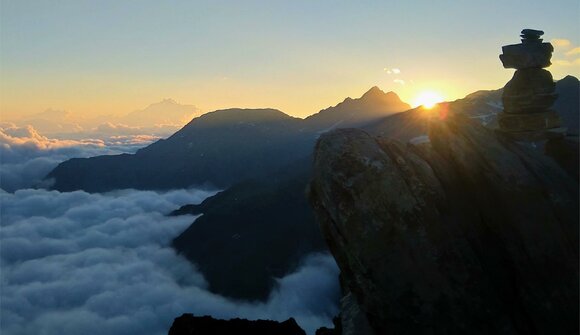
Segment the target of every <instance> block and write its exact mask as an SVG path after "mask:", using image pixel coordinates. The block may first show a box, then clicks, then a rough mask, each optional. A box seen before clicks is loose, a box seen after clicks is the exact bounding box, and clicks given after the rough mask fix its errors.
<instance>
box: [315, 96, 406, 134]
mask: <svg viewBox="0 0 580 335" xmlns="http://www.w3.org/2000/svg"><path fill="white" fill-rule="evenodd" d="M409 108H411V106H409V105H408V104H406V103H404V102H403V101H401V99H400V98H399V96H398V95H397V94H395V93H394V92H388V93H385V92H383V91H381V89H380V88H378V87H376V86H374V87H372V88H371V89H370V90H368V91H367V92H366V93H365V94H363V95H362V96H361V97H360V98H358V99H352V98H346V99H345V100H344V101H343V102H341V103H339V104H338V105H336V106H334V107H329V108H327V109H323V110H321V111H320V112H318V113H316V114H314V115H311V116H309V117H307V118H306V119H305V121H306V123H307V124H308V127H309V129H314V130H316V131H319V132H325V131H328V130H331V129H335V128H349V127H359V126H362V125H364V124H367V123H369V122H371V121H374V120H377V119H380V118H384V117H386V116H389V115H391V114H394V113H398V112H403V111H406V110H408V109H409Z"/></svg>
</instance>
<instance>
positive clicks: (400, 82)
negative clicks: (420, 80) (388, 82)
mask: <svg viewBox="0 0 580 335" xmlns="http://www.w3.org/2000/svg"><path fill="white" fill-rule="evenodd" d="M393 83H395V84H399V85H402V86H405V81H404V80H403V79H395V80H393Z"/></svg>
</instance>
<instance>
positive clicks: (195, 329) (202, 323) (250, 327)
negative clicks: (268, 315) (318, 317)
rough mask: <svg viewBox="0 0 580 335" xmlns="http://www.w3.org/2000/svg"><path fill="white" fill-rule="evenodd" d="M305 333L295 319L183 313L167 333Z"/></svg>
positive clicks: (203, 334)
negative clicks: (284, 319)
mask: <svg viewBox="0 0 580 335" xmlns="http://www.w3.org/2000/svg"><path fill="white" fill-rule="evenodd" d="M214 334H228V335H238V334H239V335H247V334H252V335H306V333H305V332H304V330H302V328H300V326H298V324H297V323H296V320H294V319H293V318H290V319H288V320H286V321H284V322H277V321H270V320H255V321H251V320H246V319H231V320H219V319H214V318H212V317H211V316H194V315H192V314H183V315H182V316H180V317H178V318H175V320H174V321H173V325H171V328H170V329H169V335H214Z"/></svg>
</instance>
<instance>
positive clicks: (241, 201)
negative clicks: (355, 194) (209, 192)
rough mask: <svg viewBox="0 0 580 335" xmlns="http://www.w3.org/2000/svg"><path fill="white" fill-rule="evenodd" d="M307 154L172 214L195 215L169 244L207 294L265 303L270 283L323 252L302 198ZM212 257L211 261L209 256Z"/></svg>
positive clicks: (309, 209) (305, 184) (308, 170)
mask: <svg viewBox="0 0 580 335" xmlns="http://www.w3.org/2000/svg"><path fill="white" fill-rule="evenodd" d="M310 163H311V156H308V157H307V158H305V159H302V160H299V161H298V162H297V163H295V164H292V165H291V166H288V167H287V168H286V169H284V171H279V172H278V173H276V175H278V176H280V177H278V178H279V179H277V178H276V177H271V178H263V179H262V180H256V181H246V182H242V183H239V184H236V185H234V186H232V187H230V188H229V189H227V190H225V191H223V192H220V193H218V194H216V195H215V196H213V197H210V198H208V199H206V200H205V201H204V202H202V203H201V204H199V205H187V206H184V207H182V208H180V209H179V210H177V211H176V212H174V213H173V214H174V215H179V214H194V215H199V214H203V215H202V216H201V217H199V218H198V219H197V220H196V221H195V222H194V223H193V224H192V225H191V226H189V228H187V229H186V230H185V231H184V232H183V233H181V234H180V235H179V236H178V237H176V238H175V239H174V240H173V247H174V248H175V250H177V252H179V253H180V254H183V255H184V256H185V257H186V258H187V259H189V260H190V261H192V262H193V263H195V264H196V265H197V267H198V268H199V269H200V270H201V272H202V273H203V274H204V277H205V278H206V279H207V281H208V283H209V289H210V291H212V292H214V293H218V294H220V295H224V296H227V297H232V298H236V299H244V300H262V301H264V300H266V299H267V298H268V295H269V293H270V291H271V289H272V287H273V286H274V284H275V280H274V278H281V277H283V276H284V275H286V274H288V273H290V272H292V271H293V270H295V269H296V267H297V266H298V265H299V263H300V261H301V260H302V259H303V257H304V256H306V255H308V254H310V253H313V252H321V251H326V245H325V242H324V240H323V239H322V236H321V234H320V230H319V228H318V226H317V225H316V224H315V221H314V215H313V213H312V210H311V208H310V206H309V205H308V201H307V199H306V194H305V189H306V186H307V184H308V180H309V178H310V174H311V173H310V165H311V164H310ZM208 255H211V257H208Z"/></svg>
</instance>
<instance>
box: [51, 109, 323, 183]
mask: <svg viewBox="0 0 580 335" xmlns="http://www.w3.org/2000/svg"><path fill="white" fill-rule="evenodd" d="M301 121H302V120H300V119H296V118H293V117H290V116H288V115H286V114H284V113H282V112H280V111H277V110H273V109H228V110H220V111H215V112H212V113H207V114H204V115H202V116H201V117H198V118H195V119H193V120H192V121H191V122H190V123H189V124H187V125H186V126H185V127H183V128H182V129H181V130H179V131H178V132H177V133H175V134H174V135H172V136H171V137H169V138H168V139H166V140H160V141H157V142H155V143H153V144H151V145H150V146H148V147H146V148H143V149H141V150H139V151H138V152H137V153H135V154H134V155H118V156H99V157H93V158H86V159H71V160H69V161H66V162H64V163H62V164H60V165H59V166H57V167H56V168H55V169H54V170H53V171H52V172H51V173H50V174H49V175H48V176H47V178H52V179H53V180H54V185H53V188H54V189H57V190H60V191H72V190H77V189H82V190H85V191H88V192H104V191H110V190H114V189H121V188H135V189H171V188H183V187H189V186H192V185H202V184H211V185H213V186H215V187H220V188H221V187H227V186H230V185H232V184H233V183H235V182H238V181H241V180H244V179H248V178H254V177H256V176H260V175H264V174H267V173H271V172H272V171H274V170H275V169H277V168H280V167H281V166H284V165H285V164H288V163H289V162H291V161H293V160H294V159H296V158H299V157H302V156H304V153H305V152H309V151H310V150H311V147H312V144H313V142H314V140H315V137H314V135H312V134H308V133H304V132H302V131H301V128H302V122H301Z"/></svg>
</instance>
